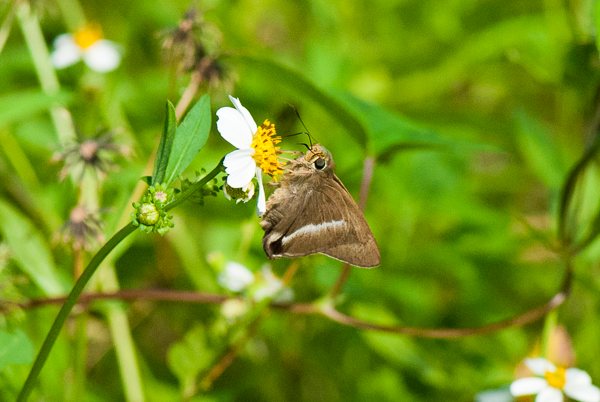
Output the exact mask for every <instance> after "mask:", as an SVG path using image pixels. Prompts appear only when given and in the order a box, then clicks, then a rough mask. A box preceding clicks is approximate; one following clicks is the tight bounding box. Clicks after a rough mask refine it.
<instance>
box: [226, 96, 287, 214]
mask: <svg viewBox="0 0 600 402" xmlns="http://www.w3.org/2000/svg"><path fill="white" fill-rule="evenodd" d="M229 99H230V100H231V103H233V106H234V107H222V108H220V109H219V110H217V117H218V120H217V130H219V133H220V134H221V136H222V137H223V138H224V139H225V140H226V141H227V142H229V143H230V144H231V145H233V146H234V147H236V148H237V149H236V150H235V151H232V152H230V153H228V154H227V155H226V156H225V160H224V161H223V165H224V166H225V172H226V173H227V175H228V176H227V185H229V186H230V187H232V188H242V189H246V188H248V186H249V184H250V183H251V182H252V179H253V178H255V177H256V180H257V182H258V205H257V211H258V215H259V216H260V215H262V214H263V213H264V212H265V210H266V199H265V189H264V187H263V182H262V173H263V172H264V173H266V174H268V175H270V176H274V175H276V174H279V173H280V172H281V166H280V165H279V162H278V160H277V153H278V152H279V148H277V147H276V146H275V145H276V144H277V143H279V141H280V138H279V137H277V136H276V133H275V126H274V125H273V124H271V123H270V122H269V121H268V120H265V122H264V123H263V124H261V125H260V126H257V124H256V122H255V121H254V119H253V118H252V115H251V114H250V112H249V111H248V109H246V108H245V107H244V106H242V104H241V103H240V100H239V99H237V98H234V97H232V96H229Z"/></svg>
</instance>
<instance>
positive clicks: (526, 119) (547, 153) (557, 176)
mask: <svg viewBox="0 0 600 402" xmlns="http://www.w3.org/2000/svg"><path fill="white" fill-rule="evenodd" d="M516 125H517V130H516V136H515V140H516V141H517V144H518V149H519V150H520V151H521V153H522V155H523V158H524V159H525V162H526V163H527V164H528V165H529V167H530V168H531V170H532V171H533V172H534V173H535V174H536V175H537V176H538V177H539V178H540V180H542V181H543V182H544V184H546V185H547V186H548V187H550V188H552V189H558V188H559V187H560V185H561V183H562V180H563V178H564V176H565V173H566V171H567V169H566V167H565V164H564V162H563V159H562V155H561V154H560V153H559V150H558V147H557V146H556V144H553V143H552V135H551V133H550V132H549V130H548V129H547V128H546V127H544V126H543V125H542V124H540V122H538V121H537V120H535V119H534V118H532V117H531V116H529V115H528V114H527V113H526V112H525V111H520V112H517V114H516Z"/></svg>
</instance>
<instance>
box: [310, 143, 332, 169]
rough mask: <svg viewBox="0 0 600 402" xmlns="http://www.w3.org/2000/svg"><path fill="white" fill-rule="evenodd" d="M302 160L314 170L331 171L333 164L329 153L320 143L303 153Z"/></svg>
mask: <svg viewBox="0 0 600 402" xmlns="http://www.w3.org/2000/svg"><path fill="white" fill-rule="evenodd" d="M304 161H305V163H306V164H307V165H309V166H310V168H311V169H312V170H315V171H332V170H333V168H334V166H335V164H334V163H333V158H332V157H331V153H330V152H329V151H328V150H327V149H326V148H325V147H324V146H322V145H320V144H315V145H313V146H312V147H310V149H309V150H308V151H307V152H306V154H305V155H304Z"/></svg>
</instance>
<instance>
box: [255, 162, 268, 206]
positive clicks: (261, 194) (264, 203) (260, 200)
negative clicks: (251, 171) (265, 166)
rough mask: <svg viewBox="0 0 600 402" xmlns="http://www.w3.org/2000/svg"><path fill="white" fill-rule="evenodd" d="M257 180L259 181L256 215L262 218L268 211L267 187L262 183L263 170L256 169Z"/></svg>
mask: <svg viewBox="0 0 600 402" xmlns="http://www.w3.org/2000/svg"><path fill="white" fill-rule="evenodd" d="M256 179H257V180H258V203H257V204H256V213H257V214H258V216H262V215H263V214H264V213H265V211H266V210H267V200H266V198H265V187H264V186H263V182H262V170H261V169H260V168H256Z"/></svg>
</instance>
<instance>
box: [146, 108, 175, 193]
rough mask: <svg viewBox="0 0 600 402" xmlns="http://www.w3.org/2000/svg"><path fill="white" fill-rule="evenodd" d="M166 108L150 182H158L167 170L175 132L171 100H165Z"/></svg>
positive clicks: (161, 180)
mask: <svg viewBox="0 0 600 402" xmlns="http://www.w3.org/2000/svg"><path fill="white" fill-rule="evenodd" d="M166 109H167V116H166V117H167V118H166V119H165V125H164V128H163V133H162V136H161V137H160V144H159V145H158V152H157V153H156V162H155V163H154V171H153V173H152V184H159V183H162V182H163V181H164V180H165V172H166V170H167V165H168V164H169V157H170V156H171V149H172V147H173V139H174V138H175V132H176V130H177V122H176V120H175V107H174V106H173V104H172V103H171V102H169V101H167V105H166Z"/></svg>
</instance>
